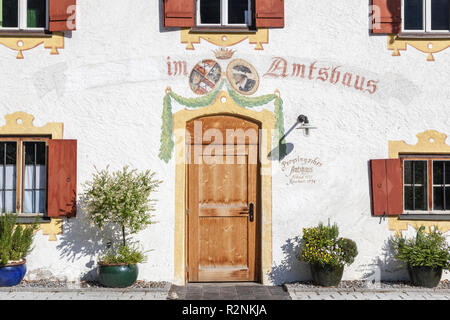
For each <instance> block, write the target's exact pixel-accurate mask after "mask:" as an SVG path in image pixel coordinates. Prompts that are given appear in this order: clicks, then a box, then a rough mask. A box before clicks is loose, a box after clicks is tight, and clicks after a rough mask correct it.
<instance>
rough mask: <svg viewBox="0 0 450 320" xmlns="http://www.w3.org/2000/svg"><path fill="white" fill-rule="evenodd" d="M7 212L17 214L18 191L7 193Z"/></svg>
mask: <svg viewBox="0 0 450 320" xmlns="http://www.w3.org/2000/svg"><path fill="white" fill-rule="evenodd" d="M5 212H6V213H13V212H16V191H5Z"/></svg>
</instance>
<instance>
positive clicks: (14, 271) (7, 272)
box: [0, 259, 27, 287]
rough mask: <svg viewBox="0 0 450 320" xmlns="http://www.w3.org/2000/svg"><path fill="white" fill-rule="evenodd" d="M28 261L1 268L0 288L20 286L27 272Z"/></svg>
mask: <svg viewBox="0 0 450 320" xmlns="http://www.w3.org/2000/svg"><path fill="white" fill-rule="evenodd" d="M25 263H26V260H25V259H24V260H23V261H21V262H17V263H10V264H7V265H2V266H0V287H13V286H15V285H18V284H19V283H20V282H21V281H22V279H23V278H24V277H25V273H26V272H27V267H26V264H25Z"/></svg>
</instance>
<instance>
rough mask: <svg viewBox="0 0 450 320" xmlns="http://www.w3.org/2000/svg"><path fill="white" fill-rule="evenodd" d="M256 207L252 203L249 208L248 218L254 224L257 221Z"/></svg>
mask: <svg viewBox="0 0 450 320" xmlns="http://www.w3.org/2000/svg"><path fill="white" fill-rule="evenodd" d="M254 211H255V205H254V204H253V202H250V206H249V208H248V216H249V218H250V222H253V220H254V219H255V213H254Z"/></svg>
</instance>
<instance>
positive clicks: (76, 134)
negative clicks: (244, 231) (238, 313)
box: [0, 0, 450, 284]
mask: <svg viewBox="0 0 450 320" xmlns="http://www.w3.org/2000/svg"><path fill="white" fill-rule="evenodd" d="M161 11H162V7H161V3H160V1H145V0H133V1H121V0H96V1H88V0H78V8H77V19H78V21H77V30H76V31H73V32H71V34H70V35H69V34H66V37H65V39H64V49H60V50H59V54H58V55H50V54H49V50H46V49H44V48H43V47H42V46H38V47H36V48H34V49H32V50H28V51H24V52H23V54H24V59H21V60H19V59H16V57H15V55H16V53H15V52H14V51H13V50H11V49H9V48H7V47H5V46H0V68H1V73H0V83H1V90H0V126H1V125H3V124H4V120H3V116H4V115H6V114H10V113H13V112H16V111H24V112H26V113H29V114H32V115H33V116H34V117H35V120H34V124H35V125H36V126H42V125H44V124H46V123H48V122H62V123H64V138H65V139H76V140H77V141H78V191H79V193H81V192H82V191H83V183H84V182H85V181H86V180H88V179H90V177H91V174H92V173H93V172H94V170H95V169H94V165H95V166H96V167H98V168H104V167H106V166H107V165H109V166H110V168H111V169H119V168H121V167H122V166H123V165H126V164H128V165H130V166H132V167H134V168H137V169H139V170H144V169H151V170H153V171H155V172H156V173H157V177H158V179H161V180H163V181H164V182H163V184H162V185H161V187H160V189H159V191H158V192H157V193H156V194H155V195H154V197H155V198H157V199H158V203H157V205H156V211H155V212H154V220H155V221H156V223H155V224H152V225H151V226H149V227H148V228H147V229H146V230H145V231H143V232H140V233H139V234H138V235H137V236H136V239H137V240H139V241H140V243H141V244H142V246H143V247H144V249H145V250H152V251H149V252H148V254H147V256H148V261H147V262H146V263H145V264H141V265H140V266H139V268H140V272H139V279H142V280H149V281H150V280H154V281H163V280H164V281H173V279H174V252H175V243H174V238H175V234H174V232H175V231H174V224H175V216H174V210H175V204H174V203H175V160H174V158H172V159H171V160H170V161H169V162H168V163H165V162H164V161H162V160H160V159H159V158H158V153H159V146H160V136H161V126H162V119H161V114H162V110H163V98H164V95H165V90H166V88H167V87H168V86H170V87H171V89H172V90H173V91H174V92H176V93H177V94H179V95H181V96H184V97H196V96H197V95H195V94H194V93H193V92H192V91H191V90H190V88H189V73H190V71H191V69H192V68H193V67H194V66H195V64H196V63H197V62H199V61H201V60H204V59H214V60H217V59H216V58H215V56H214V53H213V50H216V49H218V48H219V47H218V46H216V45H214V44H212V43H209V42H207V41H205V40H201V42H200V43H199V44H194V48H195V50H186V44H185V43H181V38H180V31H179V30H177V29H165V28H164V27H163V26H162V21H161ZM368 28H369V22H368V3H367V1H361V0H348V1H339V2H336V1H331V0H327V1H295V0H286V1H285V27H284V28H282V29H269V31H268V32H269V40H268V43H267V44H263V48H264V50H255V45H254V44H250V43H249V41H248V40H244V41H242V42H240V43H238V44H236V45H234V46H231V47H230V48H231V49H233V50H235V54H234V56H233V59H235V58H239V59H243V60H245V61H248V62H249V63H251V64H252V65H253V66H254V67H255V69H256V70H257V72H258V74H259V78H260V83H259V88H258V90H257V91H256V93H255V94H254V96H261V95H265V94H272V93H274V91H275V90H278V91H279V92H280V95H281V97H282V99H283V109H284V125H285V130H286V132H287V131H288V130H289V129H290V128H291V127H292V126H293V125H294V124H295V121H296V119H297V117H298V116H299V115H300V114H304V115H307V116H308V118H309V120H310V122H311V125H313V126H315V127H317V129H314V130H312V132H311V134H310V135H309V136H308V137H305V136H304V135H303V133H302V132H303V131H301V130H292V132H290V133H289V135H288V136H287V138H286V142H287V143H290V144H292V147H293V149H292V151H291V152H290V153H289V154H288V155H287V156H286V158H284V159H283V160H281V161H272V268H273V271H272V274H271V275H269V278H270V279H271V281H273V282H274V283H277V284H279V283H284V282H290V281H295V280H307V279H309V278H310V274H309V270H308V269H307V268H306V265H305V264H302V263H299V262H298V261H297V260H296V259H295V253H296V251H295V250H296V247H295V244H294V242H293V241H294V240H295V237H301V232H302V228H305V227H312V226H315V225H317V224H318V223H319V222H320V221H322V222H324V223H326V222H327V221H328V219H330V221H331V222H332V223H333V222H336V223H337V224H338V225H339V227H340V232H341V235H342V236H345V237H348V238H351V239H353V240H354V241H355V242H356V243H357V245H358V250H359V255H358V256H357V258H356V260H355V262H354V263H353V264H352V265H351V266H349V267H346V268H345V272H344V279H345V280H356V279H368V278H370V277H372V276H374V274H378V273H377V272H378V271H377V270H379V274H380V275H381V277H382V279H386V280H395V279H399V280H401V279H405V278H406V277H407V274H406V272H405V270H404V269H399V270H397V269H396V265H395V264H394V263H392V261H390V260H389V259H387V258H386V257H385V246H386V241H387V240H388V238H389V237H390V236H392V235H393V234H394V232H393V231H390V230H389V228H388V220H387V219H383V218H379V217H374V216H372V213H371V202H370V182H369V178H370V176H369V171H368V161H369V160H370V159H381V158H388V141H389V140H404V141H405V142H407V143H409V144H415V143H416V142H417V138H416V134H418V133H420V132H424V131H426V130H436V131H439V132H441V133H445V134H447V135H448V134H450V130H449V128H450V117H449V115H450V111H449V110H450V109H449V107H450V105H449V101H450V90H449V86H448V84H449V80H450V79H449V65H450V64H449V60H450V50H444V51H442V52H439V53H436V54H435V55H434V58H435V61H433V62H429V61H427V60H426V57H427V55H426V54H425V53H423V52H420V51H419V50H416V49H414V48H412V47H408V49H407V50H406V51H401V56H397V57H394V56H392V51H389V50H388V48H387V36H383V35H381V36H373V35H369V30H368ZM277 59H279V61H281V62H280V64H279V66H280V68H279V69H277V70H276V71H275V72H273V71H272V72H271V71H270V67H271V66H272V64H273V63H274V61H276V60H277ZM174 61H185V62H186V65H187V70H186V72H187V74H177V75H169V72H168V62H169V63H172V62H174ZM217 61H218V62H219V64H220V65H221V66H222V70H226V66H227V64H228V62H229V60H217ZM284 63H286V76H285V77H283V76H281V75H282V74H283V70H282V68H283V67H284ZM313 63H314V64H313ZM294 64H304V65H305V67H306V69H305V70H306V72H305V77H304V78H302V77H301V76H295V75H292V71H293V69H292V68H293V65H294ZM311 64H313V66H314V67H316V69H315V70H314V71H313V73H312V74H309V72H310V70H311ZM172 66H173V64H172ZM337 67H338V69H336V70H338V71H340V72H341V76H343V75H344V73H346V72H348V73H352V74H353V75H354V76H353V79H355V78H354V77H355V75H359V76H360V77H361V78H362V77H364V78H365V81H366V86H367V82H368V81H369V80H372V81H374V82H373V83H372V85H376V89H375V88H374V87H373V86H372V87H365V89H370V90H357V89H355V88H354V87H353V82H354V80H352V81H353V82H352V87H346V86H345V85H342V83H341V81H340V82H339V83H337V84H334V85H333V84H331V83H330V80H329V79H327V81H323V80H321V79H318V76H319V73H318V72H319V70H320V69H321V68H329V69H327V71H328V72H330V73H331V71H332V69H333V68H337ZM171 71H172V72H173V71H174V70H171ZM268 73H275V75H268ZM277 75H278V76H277ZM308 76H311V77H312V79H309V78H308ZM263 108H264V109H269V110H271V111H273V103H271V104H268V105H267V106H264V107H263ZM181 109H183V106H180V105H178V104H176V103H175V102H174V103H173V110H172V111H173V113H175V112H177V111H179V110H181ZM448 144H450V141H448ZM295 159H312V160H316V161H317V162H318V163H319V164H320V165H308V167H311V168H312V172H311V173H310V175H311V176H310V177H308V178H307V180H308V181H302V182H301V183H298V181H291V179H292V176H289V174H290V171H289V170H291V168H292V163H293V162H292V161H293V160H295ZM289 161H291V162H290V163H289ZM84 217H85V216H84V214H83V212H81V211H80V210H79V211H78V213H77V216H76V217H75V218H71V219H64V221H63V233H62V234H61V235H57V241H49V240H48V236H46V235H43V234H42V231H39V232H38V233H37V235H36V238H35V243H34V250H33V251H32V253H31V254H30V255H29V256H28V258H27V261H28V262H27V268H28V273H27V275H26V277H27V279H38V278H40V277H45V278H49V277H50V278H57V279H66V280H70V281H78V280H79V279H80V278H82V277H83V276H85V275H86V274H87V273H89V272H92V271H93V270H94V269H95V267H96V257H97V253H98V245H99V243H101V239H102V237H101V235H100V234H99V232H98V231H97V230H96V229H95V228H93V227H91V226H89V225H88V224H87V222H85V220H84ZM409 231H410V232H409V234H413V229H412V228H411V227H410V230H409ZM443 278H444V279H450V275H449V273H448V272H446V273H444V276H443Z"/></svg>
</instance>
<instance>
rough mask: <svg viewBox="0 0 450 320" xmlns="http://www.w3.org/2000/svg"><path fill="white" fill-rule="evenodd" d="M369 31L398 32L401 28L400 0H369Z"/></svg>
mask: <svg viewBox="0 0 450 320" xmlns="http://www.w3.org/2000/svg"><path fill="white" fill-rule="evenodd" d="M371 1H372V2H371V4H372V12H371V15H370V17H371V20H372V21H371V26H370V29H371V32H372V33H383V34H387V33H399V32H400V31H401V29H402V1H401V0H371Z"/></svg>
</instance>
